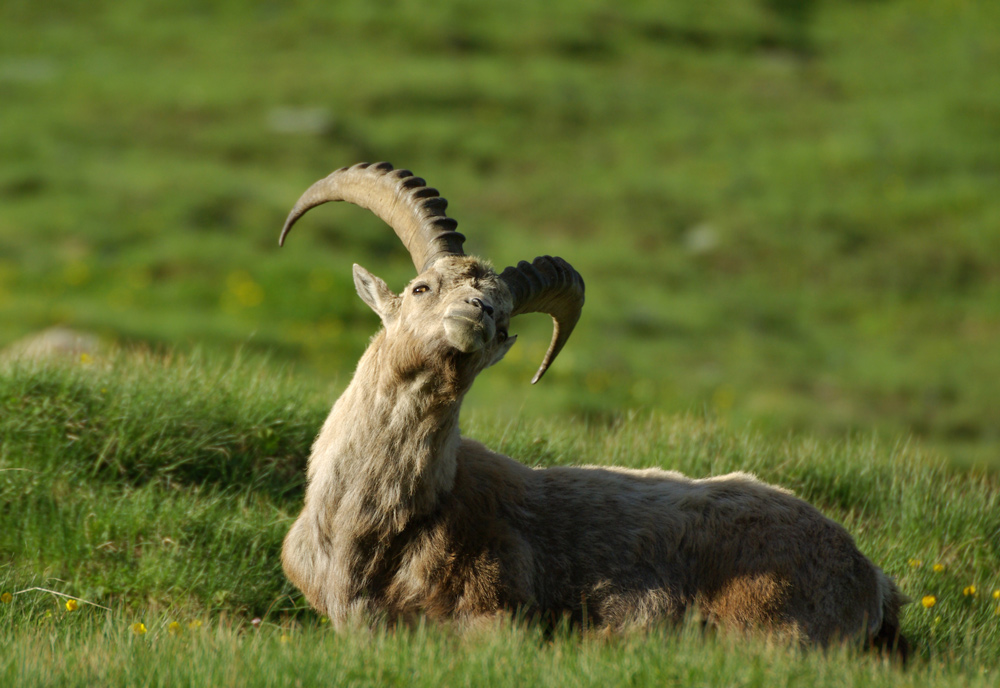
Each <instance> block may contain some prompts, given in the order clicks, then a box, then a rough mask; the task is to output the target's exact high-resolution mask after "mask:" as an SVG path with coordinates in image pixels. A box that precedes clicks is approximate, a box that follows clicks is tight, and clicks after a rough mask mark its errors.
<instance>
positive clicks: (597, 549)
mask: <svg viewBox="0 0 1000 688" xmlns="http://www.w3.org/2000/svg"><path fill="white" fill-rule="evenodd" d="M327 201H348V202H351V203H355V204H357V205H360V206H362V207H364V208H368V209H370V210H371V211H372V212H374V213H375V214H376V215H378V216H379V217H380V218H382V219H383V220H385V222H386V223H388V224H389V226H390V227H392V229H393V230H395V232H396V234H397V235H398V236H399V238H400V239H401V240H402V242H403V244H404V245H405V246H406V248H407V250H409V252H410V255H411V257H412V258H413V263H414V265H415V266H416V269H417V271H418V273H419V274H418V275H417V277H416V278H415V279H414V280H413V281H412V282H410V283H409V284H408V285H407V286H406V288H405V289H404V290H403V292H402V293H400V294H395V293H393V292H392V291H391V290H390V289H389V287H388V286H387V285H386V283H385V282H383V281H382V280H381V279H379V278H378V277H376V276H375V275H373V274H371V273H370V272H368V271H367V270H365V269H364V268H362V267H360V266H359V265H355V266H354V284H355V286H356V288H357V291H358V294H359V295H360V296H361V299H362V300H363V301H364V302H365V303H366V304H368V306H369V307H371V309H372V310H374V311H375V312H376V313H377V314H378V316H379V317H380V318H381V320H382V324H383V328H382V329H381V330H380V331H379V333H378V334H377V335H376V336H375V337H374V339H373V340H372V342H371V344H370V345H369V347H368V350H367V351H365V353H364V355H363V356H362V357H361V360H360V362H359V363H358V367H357V370H356V372H355V373H354V377H353V379H352V380H351V383H350V385H348V387H347V389H346V390H345V391H344V393H343V395H342V396H341V397H340V398H339V399H338V400H337V402H336V403H335V404H334V406H333V410H332V411H331V412H330V415H329V417H328V418H327V419H326V422H325V423H324V424H323V428H322V430H321V431H320V433H319V436H318V437H317V438H316V441H315V443H314V445H313V448H312V455H311V456H310V458H309V468H308V478H309V483H308V488H307V489H306V494H305V507H304V508H303V510H302V513H301V514H300V515H299V517H298V519H297V520H296V521H295V523H294V525H292V527H291V530H290V531H289V533H288V536H287V537H286V538H285V543H284V549H283V552H282V562H283V565H284V569H285V572H286V574H287V575H288V577H289V579H291V581H292V582H293V583H294V584H295V585H296V586H298V587H299V588H300V589H301V590H302V592H303V593H304V594H305V596H306V598H307V599H308V600H309V602H310V603H311V604H312V605H313V606H314V607H315V608H316V609H317V610H319V611H320V612H322V613H324V614H327V615H329V617H330V619H331V620H332V621H333V622H334V623H335V624H336V625H338V626H340V627H344V626H351V625H354V624H355V623H358V622H360V623H362V624H370V623H373V622H378V621H388V622H390V623H391V622H395V621H406V620H411V619H414V618H417V617H419V616H424V617H428V618H431V619H454V620H456V621H458V622H459V623H469V622H472V623H475V622H481V621H483V620H488V619H494V618H496V617H498V616H500V615H504V614H521V615H523V616H524V617H525V618H529V619H536V620H539V621H540V622H542V623H545V624H548V623H558V622H560V620H563V619H566V620H569V621H570V622H574V621H575V622H578V623H584V624H587V625H588V626H591V627H598V628H605V629H608V630H611V631H614V630H619V629H626V628H634V627H648V626H651V625H654V624H658V623H661V622H664V621H666V622H677V621H680V620H681V619H683V618H684V617H685V615H687V614H689V613H696V614H698V615H700V618H702V619H703V621H705V622H706V623H710V624H712V625H715V626H719V627H723V628H736V629H743V630H751V629H756V630H761V631H763V632H765V633H774V634H777V635H780V636H788V637H791V638H795V639H798V640H799V641H801V642H803V643H806V644H818V645H827V644H828V643H830V642H831V641H835V640H839V639H850V638H858V639H860V640H862V641H864V642H867V643H868V644H873V645H877V646H887V647H893V648H896V649H897V650H899V651H901V652H903V653H905V651H906V647H907V644H906V641H905V639H903V638H902V636H900V634H899V620H898V615H899V609H900V605H901V604H902V603H903V602H905V597H904V596H903V595H902V594H901V593H900V592H899V591H898V590H897V588H896V586H895V585H894V584H893V582H892V581H891V580H890V579H889V578H888V577H887V576H886V575H885V574H884V573H883V572H882V571H881V570H880V569H879V568H877V567H876V566H875V565H874V564H872V563H871V562H870V561H869V560H868V559H866V558H865V557H864V555H862V554H861V552H860V551H858V549H857V547H856V546H855V544H854V542H853V540H852V539H851V536H850V535H849V534H848V533H847V532H846V531H845V530H844V528H842V527H841V526H840V525H838V524H837V523H835V522H834V521H831V520H830V519H828V518H826V517H825V516H823V515H822V514H821V513H820V512H819V511H817V510H816V509H815V508H813V507H812V506H810V505H809V504H807V503H806V502H804V501H802V500H800V499H797V498H796V497H794V496H792V495H791V494H790V493H788V492H786V491H784V490H782V489H780V488H777V487H772V486H770V485H766V484H764V483H761V482H759V481H758V480H756V479H755V478H754V477H753V476H750V475H747V474H743V473H733V474H730V475H724V476H719V477H713V478H707V479H704V480H692V479H689V478H686V477H684V476H683V475H681V474H679V473H676V472H670V471H663V470H659V469H656V468H650V469H648V470H641V471H640V470H627V469H624V468H599V467H580V468H569V467H558V468H547V469H531V468H528V467H526V466H524V465H522V464H520V463H518V462H517V461H515V460H513V459H511V458H509V457H507V456H503V455H501V454H497V453H495V452H493V451H490V450H489V449H487V448H486V447H485V446H483V445H481V444H479V443H478V442H474V441H472V440H469V439H466V438H463V437H462V436H461V433H460V432H459V421H458V416H459V409H460V408H461V405H462V400H463V398H464V397H465V394H466V392H468V391H469V388H470V387H471V385H472V382H473V381H474V380H475V379H476V376H477V375H478V374H479V373H480V372H481V371H482V370H483V369H484V368H487V367H489V366H491V365H493V364H494V363H497V362H498V361H499V360H500V359H502V358H503V357H504V355H505V354H506V353H507V351H509V350H510V348H511V346H513V344H514V341H515V339H516V338H515V337H513V336H510V335H508V327H509V326H510V320H511V318H513V317H514V316H517V315H520V314H522V313H532V312H537V313H548V314H549V315H551V316H552V318H553V321H554V329H555V331H554V335H553V337H552V342H551V345H550V346H549V349H548V352H547V353H546V354H545V357H544V360H543V361H542V364H541V367H540V368H539V369H538V372H537V373H536V374H535V377H534V380H533V382H535V381H538V379H539V378H541V377H542V375H543V374H544V373H545V371H546V369H547V368H548V367H549V365H550V364H551V363H552V361H553V359H554V358H555V357H556V355H557V354H558V353H559V351H560V350H561V349H562V348H563V345H564V344H565V343H566V340H567V339H568V338H569V336H570V333H571V332H572V331H573V328H574V326H575V325H576V323H577V320H578V319H579V317H580V311H581V308H582V306H583V301H584V286H583V279H582V278H581V277H580V275H579V274H578V273H577V272H576V270H574V269H573V268H572V267H571V266H570V265H569V264H568V263H567V262H566V261H564V260H562V259H560V258H551V257H548V256H545V257H541V258H536V259H535V260H534V262H532V263H527V262H523V261H522V262H521V263H519V264H518V265H517V266H516V267H509V268H507V269H506V270H504V271H503V272H501V273H499V274H498V273H497V272H495V271H494V270H493V268H492V267H491V266H490V265H489V264H488V263H486V262H484V261H483V260H480V259H479V258H475V257H473V256H466V255H465V254H464V253H463V251H462V243H463V241H464V240H465V237H464V236H462V235H461V234H459V233H458V232H457V231H455V227H456V223H455V221H454V220H452V219H450V218H448V217H446V215H445V212H444V211H445V206H446V205H447V203H446V201H445V200H444V199H443V198H441V197H440V196H439V195H438V192H437V191H436V190H435V189H432V188H428V187H427V186H426V185H425V182H424V180H423V179H420V178H419V177H415V176H413V174H411V173H410V172H409V171H407V170H394V169H393V168H392V166H391V165H389V164H388V163H379V164H373V165H369V164H359V165H355V166H353V167H350V168H343V169H340V170H337V171H336V172H333V173H332V174H331V175H330V176H328V177H326V178H325V179H322V180H320V181H318V182H317V183H315V184H314V185H313V186H312V187H310V188H309V189H308V190H307V191H306V192H305V193H304V194H303V195H302V197H301V198H300V199H299V201H298V203H296V204H295V207H294V208H293V209H292V211H291V213H290V215H289V217H288V220H287V221H286V223H285V227H284V230H283V231H282V233H281V243H283V242H284V239H285V236H286V235H287V233H288V231H289V230H290V229H291V227H292V225H293V224H294V223H295V222H296V221H297V220H298V219H299V218H300V217H301V216H302V215H303V214H304V213H305V212H306V211H308V210H309V209H310V208H313V207H315V206H317V205H320V204H322V203H326V202H327Z"/></svg>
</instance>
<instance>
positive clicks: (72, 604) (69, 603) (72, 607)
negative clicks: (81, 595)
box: [66, 600, 80, 612]
mask: <svg viewBox="0 0 1000 688" xmlns="http://www.w3.org/2000/svg"><path fill="white" fill-rule="evenodd" d="M79 608H80V605H79V604H77V602H76V600H66V611H68V612H75V611H76V610H77V609H79Z"/></svg>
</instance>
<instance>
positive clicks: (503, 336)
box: [497, 329, 507, 344]
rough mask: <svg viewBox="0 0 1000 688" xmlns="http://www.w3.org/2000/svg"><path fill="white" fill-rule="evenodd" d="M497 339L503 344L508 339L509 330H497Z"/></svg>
mask: <svg viewBox="0 0 1000 688" xmlns="http://www.w3.org/2000/svg"><path fill="white" fill-rule="evenodd" d="M497 341H498V342H500V343H501V344H503V343H504V342H506V341H507V330H502V329H501V330H497Z"/></svg>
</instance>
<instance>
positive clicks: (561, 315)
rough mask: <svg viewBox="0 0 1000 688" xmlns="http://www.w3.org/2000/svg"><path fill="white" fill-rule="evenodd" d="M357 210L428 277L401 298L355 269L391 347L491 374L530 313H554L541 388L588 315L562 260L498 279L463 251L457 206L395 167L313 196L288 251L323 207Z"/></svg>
mask: <svg viewBox="0 0 1000 688" xmlns="http://www.w3.org/2000/svg"><path fill="white" fill-rule="evenodd" d="M328 201H348V202H350V203H354V204H356V205H359V206H361V207H363V208H368V209H369V210H371V211H372V212H373V213H375V214H376V215H378V216H379V217H380V218H382V219H383V220H384V221H385V222H386V223H387V224H388V225H389V226H390V227H392V229H393V230H394V231H395V232H396V234H397V236H399V238H400V239H401V240H402V242H403V244H404V245H405V246H406V248H407V250H409V252H410V256H411V257H412V259H413V264H414V266H416V269H417V271H418V272H419V274H418V275H417V277H416V278H415V279H414V280H413V281H411V282H410V284H409V285H407V287H406V289H405V290H404V291H403V292H402V293H400V294H395V293H393V292H392V290H390V289H389V287H388V286H387V285H386V283H385V282H384V281H382V280H381V279H379V278H378V277H376V276H375V275H373V274H371V273H370V272H368V271H367V270H365V269H364V268H362V267H361V266H359V265H355V266H354V284H355V286H356V287H357V290H358V294H359V295H360V296H361V298H362V299H363V300H364V302H365V303H367V304H368V305H369V306H370V307H371V308H372V310H374V311H375V312H376V313H378V315H379V317H380V318H381V319H382V322H383V324H384V325H385V328H386V332H387V334H388V336H389V337H391V338H393V339H395V338H396V337H397V336H403V335H406V336H407V337H408V338H409V339H410V340H411V341H414V342H420V345H421V346H424V347H430V348H435V347H436V349H435V350H437V351H440V350H441V346H442V345H443V347H444V348H445V349H446V350H449V351H453V352H457V353H458V354H463V355H467V356H470V357H472V358H474V359H475V360H476V361H478V362H479V363H480V365H479V366H477V367H478V368H480V369H481V368H485V367H486V366H489V365H492V364H493V363H496V362H497V361H499V360H500V359H501V358H503V356H504V355H505V354H506V353H507V351H508V350H509V349H510V347H511V346H512V345H513V344H514V340H515V339H516V338H515V337H509V336H508V332H507V328H508V326H509V323H510V319H511V318H512V317H513V316H515V315H521V314H523V313H548V314H549V315H551V316H552V319H553V325H554V331H553V335H552V342H551V344H550V345H549V350H548V352H547V353H546V354H545V358H544V359H543V360H542V365H541V367H539V369H538V372H537V373H535V377H534V378H533V379H532V382H533V383H534V382H538V380H539V379H540V378H541V377H542V375H543V374H544V373H545V371H546V369H548V367H549V365H550V364H551V363H552V361H553V360H554V359H555V357H556V355H557V354H558V353H559V351H560V350H561V349H562V347H563V345H564V344H565V343H566V340H568V339H569V335H570V334H571V333H572V331H573V328H574V327H575V326H576V323H577V321H578V320H579V319H580V311H581V308H582V307H583V300H584V296H583V294H584V286H583V279H582V278H581V277H580V275H579V273H577V272H576V270H574V269H573V268H572V267H571V266H570V265H569V264H568V263H567V262H566V261H564V260H562V259H561V258H552V257H549V256H543V257H540V258H536V259H535V260H534V261H533V262H532V263H527V262H525V261H521V262H520V263H519V264H518V265H517V266H516V267H509V268H507V269H506V270H504V271H503V272H502V273H500V274H497V273H496V272H494V270H493V269H492V268H491V267H490V266H489V265H488V264H487V263H485V262H483V261H481V260H479V259H478V258H475V257H472V256H466V255H465V253H464V252H463V251H462V243H463V242H464V241H465V237H464V236H463V235H461V234H459V233H458V232H456V231H455V227H456V226H457V223H456V222H455V220H453V219H451V218H449V217H447V216H446V215H445V212H444V211H445V208H446V207H447V205H448V202H447V201H446V200H445V199H443V198H441V196H440V195H438V192H437V190H436V189H433V188H430V187H428V186H426V183H425V182H424V180H423V179H421V178H420V177H415V176H414V175H413V174H412V173H411V172H410V171H409V170H394V169H393V167H392V165H390V164H389V163H385V162H383V163H376V164H368V163H360V164H358V165H354V166H353V167H345V168H342V169H339V170H337V171H336V172H333V173H332V174H330V175H329V176H328V177H326V178H324V179H321V180H320V181H318V182H316V183H315V184H313V185H312V186H311V187H309V189H307V190H306V192H305V193H304V194H302V197H301V198H299V200H298V202H297V203H296V204H295V207H294V208H292V211H291V213H289V215H288V219H287V220H286V221H285V226H284V229H283V230H282V232H281V238H280V239H279V243H281V244H284V241H285V237H286V236H287V234H288V232H289V230H290V229H291V228H292V225H293V224H295V222H296V221H297V220H298V219H299V218H300V217H301V216H302V215H303V214H305V213H306V211H308V210H309V209H310V208H314V207H315V206H317V205H320V204H322V203H326V202H328Z"/></svg>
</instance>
